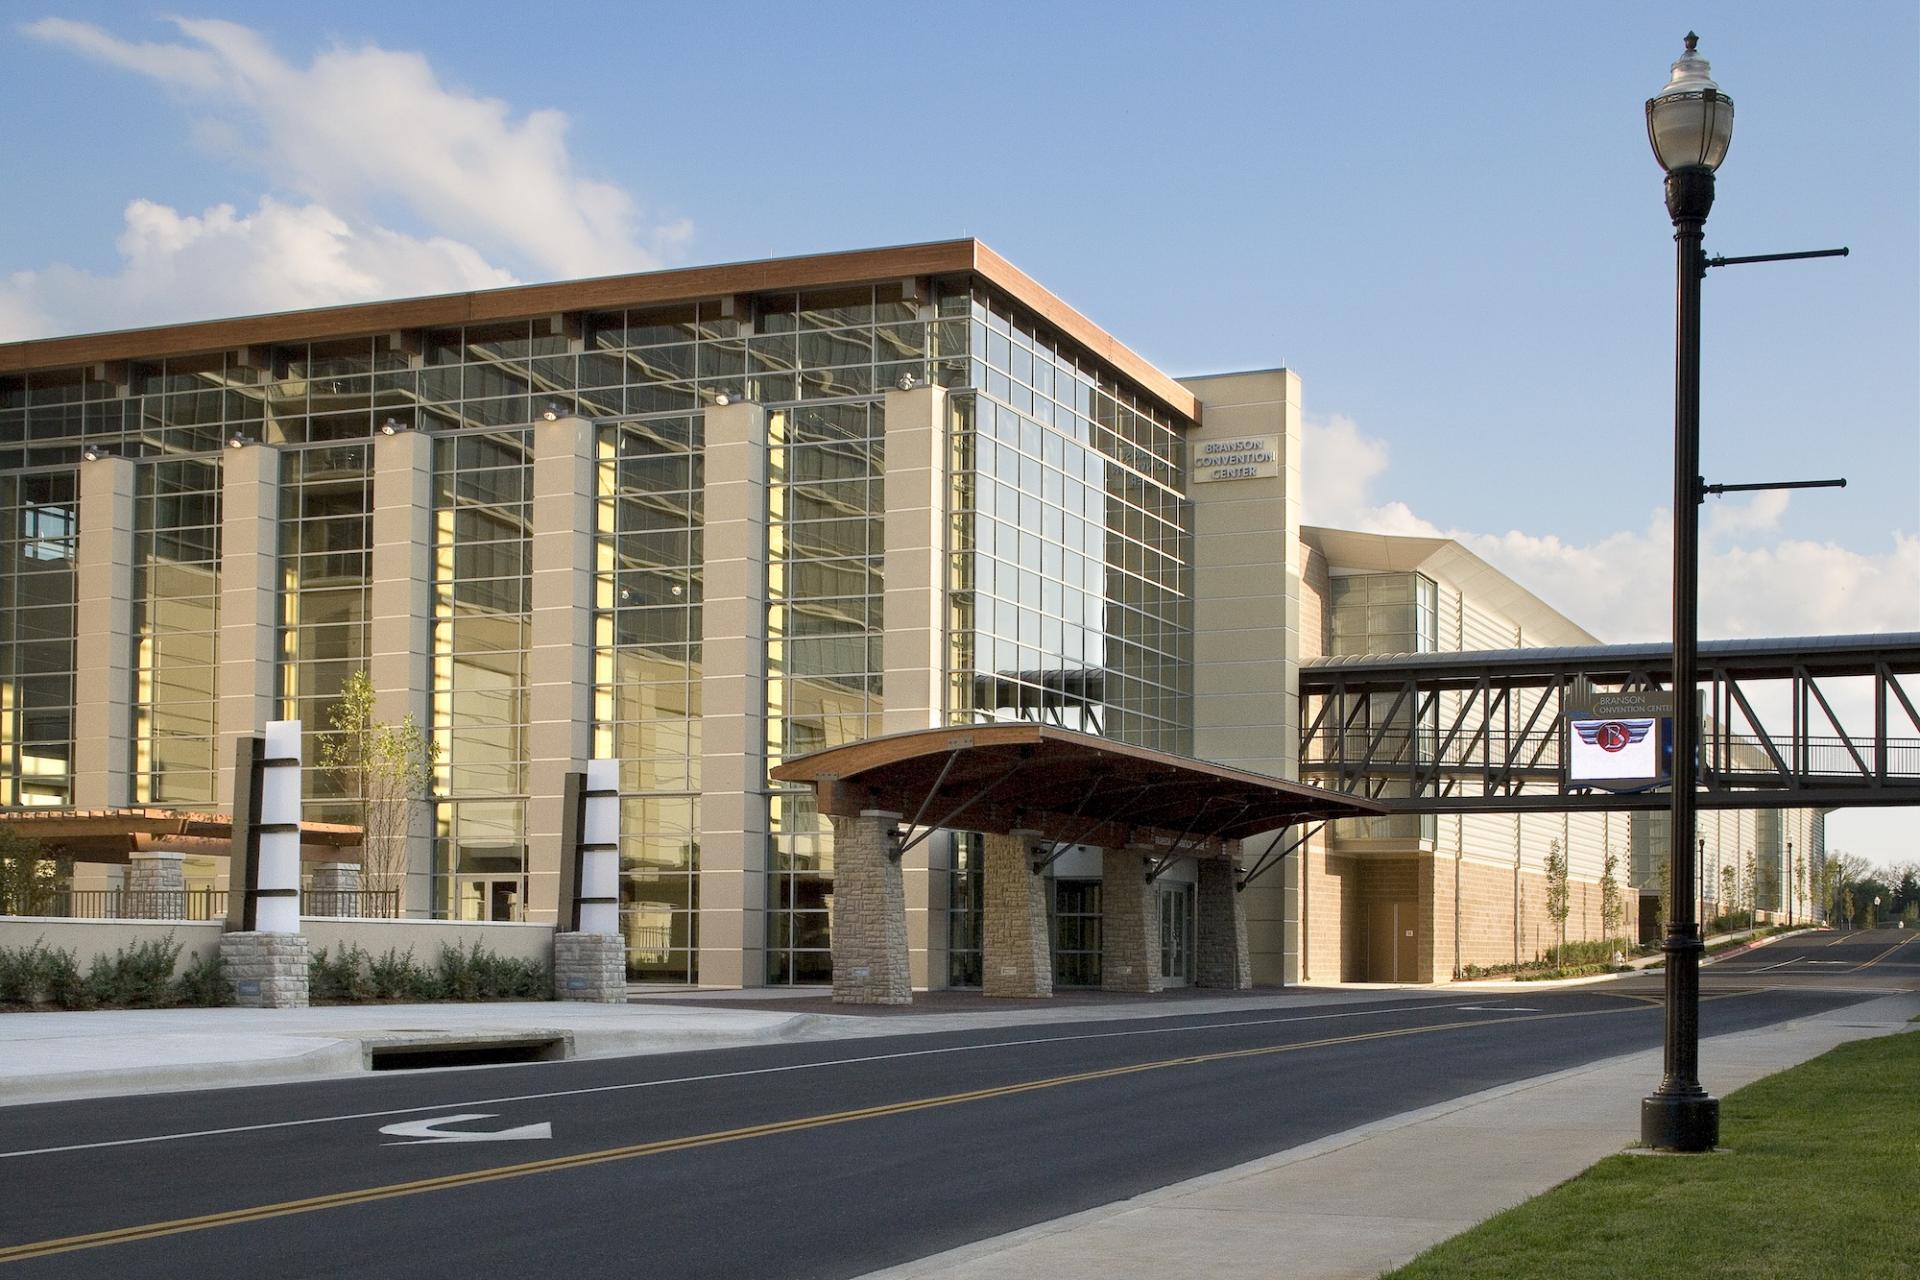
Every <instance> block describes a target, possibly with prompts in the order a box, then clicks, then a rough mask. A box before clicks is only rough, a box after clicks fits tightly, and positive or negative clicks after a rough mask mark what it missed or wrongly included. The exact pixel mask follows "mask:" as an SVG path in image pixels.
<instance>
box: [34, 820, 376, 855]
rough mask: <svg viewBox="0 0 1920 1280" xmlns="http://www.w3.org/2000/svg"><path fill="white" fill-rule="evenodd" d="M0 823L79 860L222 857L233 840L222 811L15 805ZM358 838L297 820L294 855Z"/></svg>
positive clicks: (354, 832)
mask: <svg viewBox="0 0 1920 1280" xmlns="http://www.w3.org/2000/svg"><path fill="white" fill-rule="evenodd" d="M0 826H4V827H9V828H11V829H12V830H13V832H14V834H16V835H19V836H23V837H26V838H28V839H32V840H38V841H40V842H41V844H42V845H43V846H44V847H45V848H46V849H47V850H48V852H50V853H55V854H59V855H61V856H63V857H73V858H78V859H79V860H80V861H82V862H125V861H126V860H127V855H128V854H130V853H137V852H142V851H152V852H156V853H161V852H165V853H196V854H208V855H211V856H216V857H225V856H227V854H228V853H229V851H230V846H231V842H232V839H233V818H232V817H231V816H230V815H228V814H224V813H198V812H189V811H186V810H171V809H147V808H114V809H17V810H12V811H8V812H5V813H0ZM361 840H362V836H361V831H360V828H359V827H355V826H346V825H342V824H339V823H331V822H303V823H301V824H300V856H301V857H302V858H303V859H306V860H308V861H314V860H320V861H332V860H336V859H340V858H342V857H343V856H344V855H343V852H342V851H343V850H352V849H357V848H358V847H359V846H360V843H361ZM349 860H350V859H349Z"/></svg>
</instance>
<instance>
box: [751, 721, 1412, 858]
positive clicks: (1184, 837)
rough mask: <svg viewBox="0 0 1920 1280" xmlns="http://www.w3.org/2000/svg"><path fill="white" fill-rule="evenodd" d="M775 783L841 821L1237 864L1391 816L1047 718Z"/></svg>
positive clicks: (967, 731) (953, 734)
mask: <svg viewBox="0 0 1920 1280" xmlns="http://www.w3.org/2000/svg"><path fill="white" fill-rule="evenodd" d="M772 776H773V778H774V779H775V780H776V781H779V782H804V783H810V784H811V785H812V786H813V789H814V794H815V796H816V798H817V802H818V804H819V807H820V811H821V812H822V813H825V814H830V815H834V816H838V817H855V816H857V815H859V814H860V813H862V812H865V811H872V810H880V811H884V812H891V813H898V814H900V815H901V817H902V819H903V820H904V821H906V822H908V823H909V824H911V825H913V826H925V827H947V828H951V829H953V830H958V831H984V832H991V833H995V834H1000V835H1005V834H1008V833H1010V832H1014V831H1033V832H1036V833H1037V834H1038V835H1039V836H1040V837H1042V838H1044V839H1047V840H1051V841H1056V842H1068V843H1073V844H1086V845H1097V846H1100V847H1102V848H1109V849H1118V848H1129V847H1149V848H1158V849H1161V850H1163V851H1169V850H1176V849H1177V850H1178V851H1179V852H1180V853H1183V854H1192V855H1195V856H1200V857H1222V856H1228V857H1230V856H1232V855H1233V853H1234V852H1235V844H1234V842H1236V841H1238V840H1241V839H1243V838H1245V837H1247V836H1252V835H1258V834H1260V833H1263V832H1268V831H1274V830H1277V829H1279V828H1281V827H1286V826H1291V825H1293V824H1295V823H1300V822H1322V821H1325V820H1327V819H1331V818H1358V817H1365V816H1368V815H1371V814H1380V813H1385V812H1387V809H1386V807H1385V806H1384V805H1381V804H1379V803H1377V802H1375V801H1372V800H1368V799H1366V798H1364V797H1361V796H1350V795H1343V794H1341V793H1339V792H1334V791H1326V790H1322V789H1321V788H1319V787H1312V786H1306V785H1304V784H1302V783H1297V782H1283V781H1281V780H1280V779H1278V778H1271V777H1268V776H1267V775H1265V774H1260V773H1249V772H1247V771H1245V770H1242V769H1234V768H1230V767H1228V766H1226V765H1219V764H1212V763H1209V762H1207V761H1204V760H1194V759H1190V758H1188V757H1186V756H1176V755H1170V754H1168V753H1167V752H1164V751H1149V750H1147V749H1145V748H1143V747H1132V746H1127V745H1125V744H1123V743H1118V742H1114V741H1111V740H1110V739H1106V738H1096V737H1094V736H1092V735H1091V734H1084V733H1075V732H1073V731H1071V730H1067V729H1057V728H1054V727H1052V726H1051V725H1042V724H993V725H974V726H960V727H953V728H944V729H922V730H917V731H915V732H912V733H896V734H889V735H887V736H885V737H880V738H868V739H866V740H865V741H862V742H855V743H850V744H848V745H846V746H843V747H831V748H828V749H827V750H825V751H816V752H813V753H812V754H811V755H806V756H802V757H800V758H799V759H797V760H790V761H788V762H787V763H785V764H782V765H780V766H779V767H778V768H776V769H774V770H773V771H772Z"/></svg>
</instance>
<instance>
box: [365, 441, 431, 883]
mask: <svg viewBox="0 0 1920 1280" xmlns="http://www.w3.org/2000/svg"><path fill="white" fill-rule="evenodd" d="M372 525H373V557H372V558H373V586H372V589H371V590H370V591H369V593H368V595H369V603H370V606H371V608H372V610H373V617H372V619H371V621H370V623H369V625H368V633H369V637H370V640H369V643H370V646H371V649H372V652H371V653H370V655H369V657H368V662H367V675H368V678H369V679H370V680H372V682H373V689H374V714H376V715H377V716H378V717H379V718H380V719H382V720H384V721H387V722H389V723H396V724H397V723H399V722H400V721H401V720H402V719H404V718H405V717H407V716H412V717H413V718H414V723H416V724H418V725H421V726H423V727H426V726H430V725H432V723H433V710H432V706H431V704H430V702H429V698H430V696H431V691H432V687H433V686H432V672H433V656H432V655H433V621H432V619H433V604H432V597H433V438H432V437H431V436H430V435H428V434H427V433H426V432H423V431H402V432H400V433H398V434H397V435H391V436H375V437H374V441H373V520H372ZM405 900H406V908H407V910H408V911H409V912H410V913H412V914H416V915H425V914H426V913H428V912H429V911H431V910H432V907H433V806H431V805H425V804H422V805H416V806H414V818H413V824H412V826H411V828H410V830H409V832H408V836H407V882H406V893H405Z"/></svg>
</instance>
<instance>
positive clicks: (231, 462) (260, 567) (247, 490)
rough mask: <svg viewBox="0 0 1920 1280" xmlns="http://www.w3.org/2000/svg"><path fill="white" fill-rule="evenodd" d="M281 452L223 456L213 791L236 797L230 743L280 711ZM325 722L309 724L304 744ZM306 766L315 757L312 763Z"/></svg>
mask: <svg viewBox="0 0 1920 1280" xmlns="http://www.w3.org/2000/svg"><path fill="white" fill-rule="evenodd" d="M279 553H280V451H279V450H278V449H276V448H274V447H273V446H271V445H264V444H253V445H247V446H246V447H244V448H240V449H228V450H225V451H224V452H223V453H222V454H221V456H220V631H219V674H218V676H217V681H218V683H217V685H216V688H217V689H218V691H219V697H220V703H219V705H220V711H219V717H220V718H219V733H220V738H221V744H220V747H219V749H218V750H217V751H216V753H215V754H216V758H217V759H218V760H219V769H220V776H219V780H218V782H217V783H216V787H217V789H216V791H215V795H216V796H217V797H219V803H220V804H221V805H222V806H223V807H224V806H226V805H228V804H231V803H232V796H233V784H234V775H233V761H234V748H233V745H232V744H233V742H234V740H235V739H237V738H239V737H241V736H242V735H251V734H257V733H261V732H263V731H264V730H265V728H266V724H267V721H269V720H277V719H279V716H280V703H279V698H278V696H277V695H278V693H279V681H278V679H277V676H278V664H277V658H278V646H277V645H276V644H275V643H274V639H275V636H276V634H277V630H276V629H277V627H278V625H279V622H280V607H279V606H280V591H279V587H280V574H279V565H280V559H279ZM325 727H326V726H324V725H313V724H310V725H306V726H304V728H305V729H306V732H307V735H308V737H307V741H308V743H309V744H311V743H312V742H313V737H312V734H313V733H315V732H316V731H318V730H320V729H324V728H325ZM307 763H308V764H312V763H313V761H311V760H309V761H308V762H307Z"/></svg>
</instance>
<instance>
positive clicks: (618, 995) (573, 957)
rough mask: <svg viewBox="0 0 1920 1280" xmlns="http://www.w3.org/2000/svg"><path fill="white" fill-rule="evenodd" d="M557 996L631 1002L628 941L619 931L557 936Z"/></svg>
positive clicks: (556, 998)
mask: <svg viewBox="0 0 1920 1280" xmlns="http://www.w3.org/2000/svg"><path fill="white" fill-rule="evenodd" d="M553 998H554V999H555V1000H590V1001H594V1002H596V1003H598V1004H625V1003H626V1002H627V942H626V939H625V938H622V937H621V936H620V935H619V934H617V933H556V934H554V935H553Z"/></svg>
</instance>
